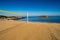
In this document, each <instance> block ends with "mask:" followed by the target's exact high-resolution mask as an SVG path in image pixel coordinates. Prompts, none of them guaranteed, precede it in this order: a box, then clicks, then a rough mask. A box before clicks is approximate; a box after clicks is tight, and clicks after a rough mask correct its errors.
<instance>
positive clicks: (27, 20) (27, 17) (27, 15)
mask: <svg viewBox="0 0 60 40" xmlns="http://www.w3.org/2000/svg"><path fill="white" fill-rule="evenodd" d="M27 23H28V12H27Z"/></svg>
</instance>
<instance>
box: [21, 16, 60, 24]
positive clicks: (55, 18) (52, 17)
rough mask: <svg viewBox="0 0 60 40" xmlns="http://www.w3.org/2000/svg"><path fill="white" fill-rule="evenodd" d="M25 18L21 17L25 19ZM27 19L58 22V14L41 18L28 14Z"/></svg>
mask: <svg viewBox="0 0 60 40" xmlns="http://www.w3.org/2000/svg"><path fill="white" fill-rule="evenodd" d="M26 19H27V18H25V19H22V20H23V21H26ZM28 21H31V22H52V23H60V16H48V18H41V17H38V16H29V17H28Z"/></svg>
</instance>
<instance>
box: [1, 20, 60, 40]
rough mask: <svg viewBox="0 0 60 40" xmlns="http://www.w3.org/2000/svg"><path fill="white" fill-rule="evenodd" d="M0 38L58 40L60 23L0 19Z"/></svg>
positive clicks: (7, 39) (59, 39) (5, 39)
mask: <svg viewBox="0 0 60 40" xmlns="http://www.w3.org/2000/svg"><path fill="white" fill-rule="evenodd" d="M0 40H60V24H59V23H42V22H28V23H26V22H23V21H12V20H9V21H8V20H5V21H1V20H0Z"/></svg>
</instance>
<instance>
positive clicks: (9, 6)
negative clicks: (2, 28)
mask: <svg viewBox="0 0 60 40" xmlns="http://www.w3.org/2000/svg"><path fill="white" fill-rule="evenodd" d="M0 10H5V11H8V12H15V13H16V14H8V13H6V12H0V15H8V16H9V15H15V16H26V14H27V12H28V15H29V16H40V15H60V0H0Z"/></svg>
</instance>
